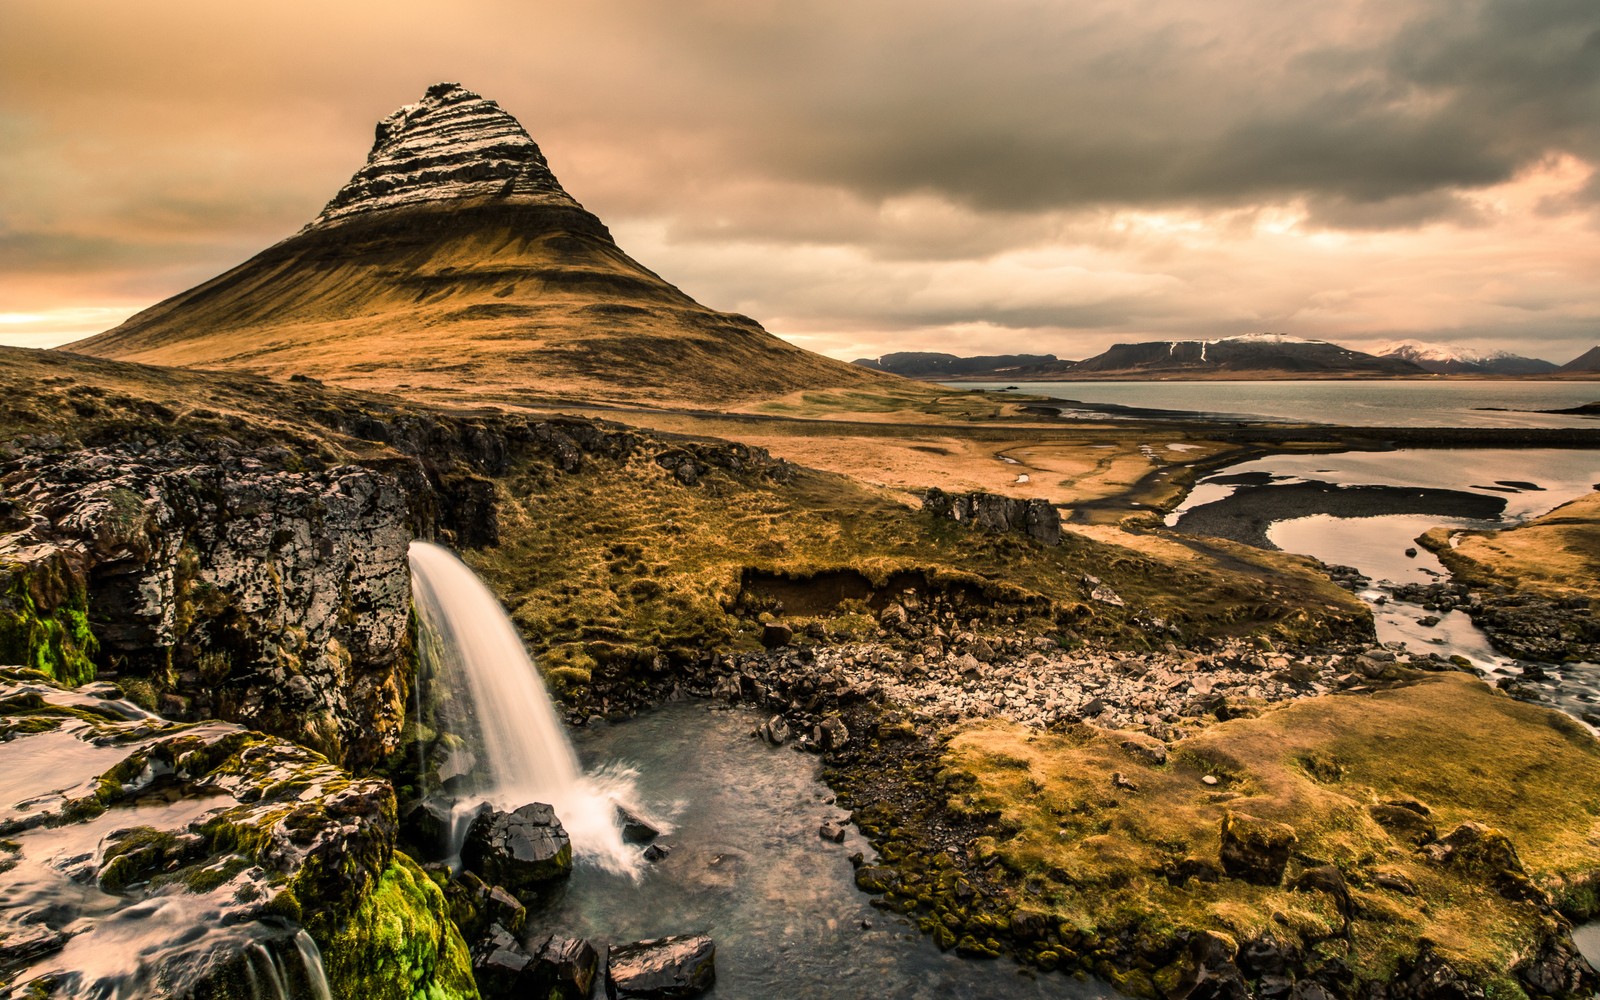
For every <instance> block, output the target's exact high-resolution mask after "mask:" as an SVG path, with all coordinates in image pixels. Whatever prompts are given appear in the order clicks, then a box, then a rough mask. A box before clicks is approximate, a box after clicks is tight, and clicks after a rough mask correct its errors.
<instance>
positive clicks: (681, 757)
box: [529, 702, 1117, 1000]
mask: <svg viewBox="0 0 1600 1000" xmlns="http://www.w3.org/2000/svg"><path fill="white" fill-rule="evenodd" d="M764 718H765V717H764V716H758V715H757V714H756V713H754V712H752V711H748V710H744V709H726V708H715V707H711V706H708V705H706V704H704V703H700V702H693V703H690V702H671V703H668V704H665V705H662V706H661V707H659V708H657V709H655V710H653V711H650V712H646V713H644V714H642V715H640V716H639V717H637V718H635V719H631V720H629V721H628V722H625V723H621V724H617V725H597V726H594V727H590V728H586V729H581V730H578V731H576V732H575V733H574V734H573V740H574V743H575V744H576V746H577V749H578V753H579V755H580V757H581V758H582V759H583V762H584V764H585V765H587V766H590V767H593V766H595V765H598V764H602V763H605V764H614V763H618V762H621V763H625V764H626V765H628V766H630V767H632V768H634V769H636V770H637V772H638V787H639V788H640V789H641V790H642V794H643V796H644V798H645V800H646V801H645V803H644V804H645V805H646V806H647V807H648V808H649V809H650V810H651V811H652V812H653V813H655V814H656V815H660V816H665V817H670V818H671V821H672V826H673V831H672V832H671V833H670V834H668V835H665V836H663V837H662V838H661V840H660V843H661V844H663V845H664V846H666V847H669V848H670V849H671V853H670V854H669V855H668V856H667V857H666V858H665V859H663V860H662V861H660V862H657V863H656V864H654V865H652V866H650V867H649V868H648V869H647V870H646V871H645V872H644V874H643V876H642V877H641V878H640V879H638V880H637V881H635V880H634V879H632V878H630V877H629V876H627V875H626V874H622V873H618V872H615V871H607V870H605V869H604V868H602V867H599V866H596V865H589V864H580V865H578V866H577V867H576V868H575V870H574V871H573V873H572V878H571V879H570V881H568V882H567V883H566V885H565V887H564V889H562V890H561V895H560V896H559V898H557V899H555V900H553V901H552V902H550V903H549V904H548V905H547V906H546V908H545V909H544V910H543V911H539V912H530V914H529V925H530V927H531V926H538V927H540V928H543V929H546V930H549V931H555V932H558V933H564V934H569V935H577V936H581V937H587V938H591V939H592V940H595V941H596V942H597V943H598V942H602V941H615V942H622V941H632V940H637V939H641V938H652V937H661V936H664V935H669V934H682V933H688V932H691V931H705V932H708V933H709V934H710V935H711V936H712V937H713V938H714V939H715V941H716V944H717V984H716V986H715V987H714V988H713V989H712V990H711V992H710V993H708V994H706V995H707V996H710V997H722V998H724V1000H731V998H759V997H802V996H803V997H812V998H825V997H838V998H850V1000H855V998H859V997H864V996H888V997H897V998H908V1000H909V998H919V1000H945V998H956V1000H991V998H992V1000H1027V998H1030V997H1039V998H1044V997H1055V998H1072V1000H1080V998H1082V1000H1087V998H1090V997H1115V996H1117V994H1116V993H1115V992H1114V991H1113V990H1112V989H1111V988H1110V987H1109V986H1105V985H1104V984H1100V983H1095V982H1092V981H1083V980H1077V979H1073V978H1071V977H1070V976H1067V975H1063V974H1043V973H1038V972H1035V971H1030V970H1025V969H1023V968H1022V967H1021V966H1019V965H1017V964H1015V963H1014V962H1010V961H1007V960H994V961H974V960H969V959H962V958H958V957H956V955H955V953H953V952H951V953H942V952H940V951H939V949H938V948H937V947H935V946H934V944H933V943H932V940H931V939H930V938H929V937H928V936H927V935H925V934H922V933H921V932H920V931H918V929H917V928H916V927H915V926H914V925H913V924H911V923H910V922H909V921H908V920H907V919H906V918H905V917H903V916H900V915H899V914H895V913H891V912H889V911H885V910H878V909H875V908H873V907H872V906H871V905H870V904H869V901H870V899H871V898H872V897H870V896H868V895H867V894H866V893H864V892H861V891H860V890H858V889H857V888H856V886H855V881H854V876H853V871H852V868H851V864H850V856H851V855H852V854H854V853H856V852H858V851H859V852H862V853H864V854H866V855H867V857H868V858H871V857H872V856H873V852H872V848H871V847H870V846H869V845H868V844H867V842H866V841H865V840H864V839H863V838H862V837H861V836H860V834H859V833H858V832H857V831H856V830H855V828H854V827H853V826H849V827H847V828H846V829H847V834H846V840H845V842H844V843H843V844H835V843H831V842H829V841H825V840H823V839H822V838H821V837H820V836H818V833H817V828H818V826H819V825H820V824H821V823H822V821H824V820H841V819H844V818H846V816H847V814H846V812H845V811H844V810H842V809H840V808H838V807H837V806H834V805H832V804H831V803H832V801H833V795H832V793H831V792H830V791H829V790H828V788H827V786H825V785H823V784H822V782H821V781H820V780H819V778H818V772H819V769H820V766H819V763H818V760H817V758H816V757H814V756H811V755H809V754H805V753H800V752H797V751H795V750H794V749H792V748H791V747H783V748H773V747H770V746H768V745H767V744H766V743H764V742H763V741H761V740H760V739H757V738H756V737H755V736H753V735H752V734H753V732H754V730H755V728H756V726H757V725H759V724H760V723H761V721H762V720H763V719H764Z"/></svg>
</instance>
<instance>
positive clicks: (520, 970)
mask: <svg viewBox="0 0 1600 1000" xmlns="http://www.w3.org/2000/svg"><path fill="white" fill-rule="evenodd" d="M532 966H533V956H532V955H529V954H528V953H527V952H526V951H524V950H523V948H522V945H521V943H520V942H518V941H517V939H516V938H515V937H514V936H513V935H512V934H511V932H510V931H508V930H506V929H505V928H504V927H501V926H499V925H495V926H494V927H491V928H490V930H489V933H488V935H487V936H485V937H484V939H483V940H482V941H479V942H478V943H477V945H475V946H474V947H473V949H472V978H473V979H475V980H476V981H477V983H478V991H479V992H480V993H481V994H482V995H483V997H484V1000H499V998H501V997H504V998H507V1000H510V998H512V997H520V996H523V995H525V994H527V993H528V992H529V988H530V987H531V986H532V985H533V983H532V979H533V977H532V975H531V971H532Z"/></svg>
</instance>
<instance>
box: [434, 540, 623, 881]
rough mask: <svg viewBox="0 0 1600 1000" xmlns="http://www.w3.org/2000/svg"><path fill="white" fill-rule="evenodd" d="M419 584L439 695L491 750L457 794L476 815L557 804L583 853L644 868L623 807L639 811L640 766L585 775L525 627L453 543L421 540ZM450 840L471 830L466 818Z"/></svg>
mask: <svg viewBox="0 0 1600 1000" xmlns="http://www.w3.org/2000/svg"><path fill="white" fill-rule="evenodd" d="M409 554H410V562H411V588H412V595H413V597H414V599H415V603H416V609H417V618H418V622H419V624H420V625H421V629H422V631H423V633H424V634H423V635H422V636H420V637H419V638H420V639H421V642H420V643H419V645H420V646H421V654H422V661H423V668H424V670H425V672H426V673H427V675H428V676H429V677H431V679H432V681H433V682H434V683H436V684H440V685H443V687H444V691H443V692H441V693H442V694H444V695H446V696H447V697H445V698H441V699H436V700H437V701H439V702H440V703H441V704H442V708H441V715H444V716H445V717H446V718H447V722H448V726H449V728H450V729H451V730H452V731H454V732H461V731H462V730H466V731H467V732H468V733H470V735H471V736H474V737H476V749H477V750H479V751H480V752H481V754H482V759H481V761H480V764H479V767H478V768H477V770H476V772H475V775H474V777H475V779H476V782H475V786H474V787H473V788H472V791H473V793H474V794H472V795H471V796H469V797H467V798H466V799H464V800H462V801H458V802H457V804H456V805H457V809H456V815H457V816H458V817H465V816H470V815H471V814H472V813H471V810H472V808H473V807H475V806H476V805H477V803H479V802H483V801H487V802H490V803H492V804H493V805H494V806H495V807H496V808H499V809H506V810H510V809H516V808H518V807H520V806H523V805H526V804H528V803H530V802H544V803H547V804H548V805H550V806H552V807H554V809H555V812H556V816H557V817H559V818H560V820H561V823H562V825H563V826H565V827H566V830H567V835H568V836H569V837H570V838H571V839H572V850H573V854H574V855H575V856H576V857H577V858H579V859H586V860H588V861H590V862H592V863H595V864H598V865H600V866H601V867H603V868H606V869H609V870H612V871H618V872H625V873H628V874H637V873H638V872H639V871H640V869H641V867H642V859H641V858H640V855H639V852H638V851H637V850H636V849H634V848H631V847H629V846H628V845H627V844H625V843H624V842H623V840H622V827H621V822H620V820H619V818H618V813H617V809H618V807H619V806H621V807H623V808H627V809H629V810H630V811H634V812H637V811H638V803H637V802H636V801H634V794H633V777H634V775H633V772H631V771H627V770H600V771H597V772H595V773H593V774H585V773H584V772H583V769H582V768H581V767H580V766H579V764H578V755H577V753H576V752H575V751H574V750H573V748H572V743H571V741H570V740H568V739H567V734H566V730H565V728H564V727H563V726H562V723H561V718H560V716H559V715H557V713H556V709H555V705H554V704H553V703H552V702H551V700H550V695H549V694H548V693H547V692H546V691H545V688H544V683H543V681H542V680H541V679H540V677H539V672H538V669H537V668H536V667H535V666H534V664H533V661H532V659H531V658H530V657H529V655H528V651H527V649H526V648H524V646H523V644H522V637H521V636H520V635H518V633H517V629H516V626H515V625H514V624H513V623H512V621H511V619H510V618H509V617H507V615H506V613H505V611H504V609H502V608H501V607H500V602H499V601H498V600H497V599H496V598H495V596H494V594H493V593H491V592H490V591H489V588H488V587H486V586H484V584H483V582H482V581H481V580H479V579H478V577H477V575H476V574H474V573H473V572H472V570H471V569H470V568H469V567H468V566H467V565H466V564H465V563H463V562H462V561H461V560H459V559H457V558H456V557H455V556H454V555H452V554H451V553H450V552H449V551H448V550H446V549H444V548H441V547H440V546H438V545H434V544H431V543H429V542H412V543H411V548H410V553H409ZM456 825H457V829H456V831H455V833H454V835H453V839H454V842H453V843H452V844H451V845H450V846H451V850H452V853H454V852H456V851H458V850H459V848H460V845H461V840H462V839H463V838H464V837H465V835H466V830H465V829H464V828H463V826H464V824H463V823H459V822H458V823H457V824H456Z"/></svg>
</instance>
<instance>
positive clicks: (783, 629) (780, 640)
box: [761, 622, 794, 649]
mask: <svg viewBox="0 0 1600 1000" xmlns="http://www.w3.org/2000/svg"><path fill="white" fill-rule="evenodd" d="M793 639H794V629H792V628H790V627H789V626H787V625H785V624H783V623H782V622H767V623H766V624H765V625H764V626H762V628H761V645H763V646H765V647H767V648H768V649H778V648H780V647H782V646H787V645H789V643H790V642H791V641H792V640H793Z"/></svg>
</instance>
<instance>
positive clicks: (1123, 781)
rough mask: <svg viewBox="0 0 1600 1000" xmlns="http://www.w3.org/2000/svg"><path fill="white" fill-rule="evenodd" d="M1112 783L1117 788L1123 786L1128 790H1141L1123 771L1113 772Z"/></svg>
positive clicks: (1122, 787)
mask: <svg viewBox="0 0 1600 1000" xmlns="http://www.w3.org/2000/svg"><path fill="white" fill-rule="evenodd" d="M1111 784H1112V786H1113V787H1115V788H1121V789H1123V790H1124V791H1128V792H1137V791H1138V790H1139V786H1138V785H1136V784H1134V783H1133V782H1131V781H1129V780H1128V776H1127V775H1125V774H1123V773H1122V772H1121V771H1112V772H1111Z"/></svg>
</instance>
